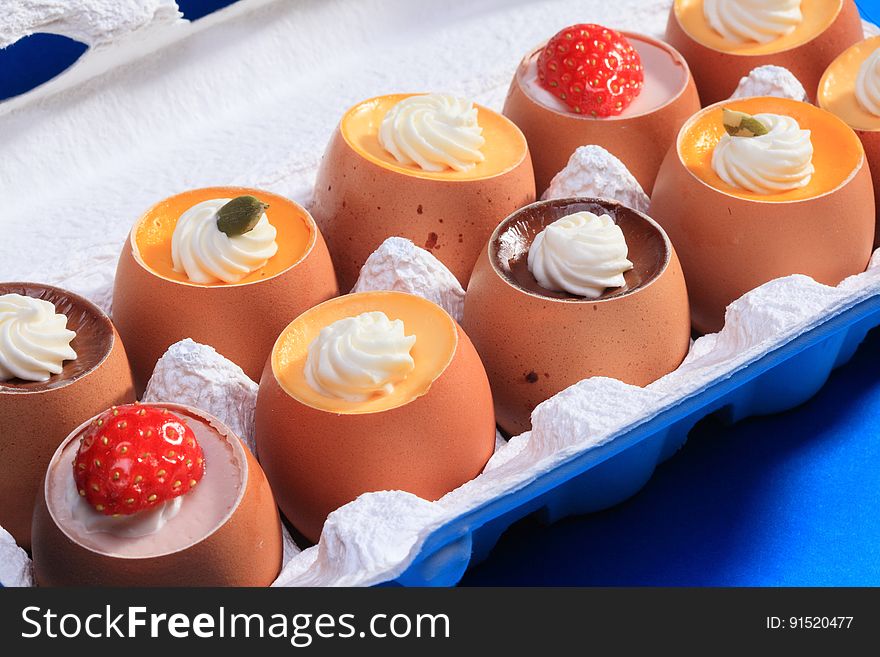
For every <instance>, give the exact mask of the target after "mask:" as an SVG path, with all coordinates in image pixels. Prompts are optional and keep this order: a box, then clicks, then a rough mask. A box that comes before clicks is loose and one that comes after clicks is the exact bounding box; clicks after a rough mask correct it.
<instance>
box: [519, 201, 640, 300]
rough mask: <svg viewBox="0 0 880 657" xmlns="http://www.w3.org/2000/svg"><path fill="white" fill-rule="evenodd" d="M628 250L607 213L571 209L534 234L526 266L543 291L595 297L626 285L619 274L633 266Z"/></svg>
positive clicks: (621, 233)
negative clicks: (568, 213) (600, 213)
mask: <svg viewBox="0 0 880 657" xmlns="http://www.w3.org/2000/svg"><path fill="white" fill-rule="evenodd" d="M628 251H629V250H628V247H627V245H626V239H625V238H624V236H623V231H622V230H621V229H620V226H618V225H617V224H615V223H614V220H613V219H612V218H611V217H609V216H608V215H607V214H603V215H602V216H598V215H595V214H593V213H592V212H575V213H574V214H570V215H568V216H565V217H562V218H561V219H557V220H556V221H554V222H553V223H552V224H550V225H549V226H547V227H546V228H545V229H544V230H542V231H541V232H540V233H538V234H537V235H535V239H534V240H533V241H532V246H531V248H530V249H529V256H528V266H529V271H530V272H532V275H533V276H534V277H535V280H537V281H538V285H540V286H541V287H543V288H545V289H547V290H553V291H556V292H568V293H569V294H573V295H576V296H579V297H586V298H587V299H596V298H598V297H600V296H601V295H602V293H603V292H604V291H605V290H606V289H608V288H615V287H622V286H623V285H625V284H626V281H625V280H624V278H623V273H624V272H625V271H629V270H630V269H632V266H633V264H632V263H631V262H630V261H629V260H627V258H626V257H627V254H628Z"/></svg>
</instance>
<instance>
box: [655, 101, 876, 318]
mask: <svg viewBox="0 0 880 657" xmlns="http://www.w3.org/2000/svg"><path fill="white" fill-rule="evenodd" d="M756 103H758V104H760V105H761V107H762V108H763V109H761V111H765V112H771V113H779V114H791V113H792V112H798V111H799V112H800V113H801V114H805V115H806V116H808V117H813V120H820V121H823V122H824V121H827V122H829V123H828V125H832V124H836V127H835V131H836V134H834V135H833V137H831V136H829V137H827V138H825V139H824V141H825V145H824V146H822V147H821V151H822V152H820V148H819V147H818V146H817V144H819V142H817V141H816V140H817V139H818V138H819V137H820V135H819V134H818V133H817V130H816V127H817V126H815V125H810V124H807V123H806V122H805V120H804V119H803V117H802V119H801V121H800V125H801V127H802V128H808V129H809V128H811V127H812V128H813V137H812V138H813V140H814V146H817V148H816V151H815V154H814V158H813V163H814V165H815V166H816V167H817V170H818V171H817V173H816V174H814V176H813V179H814V180H815V179H816V178H817V177H818V176H819V175H820V173H819V171H821V169H822V168H823V167H825V166H830V161H829V160H830V159H834V160H836V161H842V158H843V149H844V148H851V149H852V153H853V161H854V162H855V166H854V168H853V169H852V171H851V172H850V173H849V174H848V175H842V176H841V178H842V180H841V181H840V182H839V183H838V184H836V185H835V186H834V187H833V188H831V189H828V190H821V191H820V192H819V193H817V194H815V195H813V196H807V197H805V198H799V199H797V200H762V199H761V198H758V196H759V195H751V197H750V196H749V195H747V194H746V193H745V192H743V193H742V194H737V193H734V192H732V191H722V190H721V189H719V188H717V187H715V186H713V185H711V184H709V183H708V182H706V181H705V180H703V179H701V178H700V177H698V176H697V175H696V174H695V173H694V172H693V171H692V170H691V169H689V168H688V167H687V166H686V164H685V162H684V160H683V156H682V148H683V144H684V140H685V137H686V135H687V134H688V131H689V129H690V127H691V126H692V125H693V124H695V123H696V122H698V121H700V120H701V118H702V117H703V116H704V115H705V114H707V113H709V112H713V111H714V112H717V113H718V114H719V125H720V111H719V108H720V107H721V106H722V105H723V106H724V107H730V108H731V109H734V110H741V111H746V112H749V113H756V112H755V109H756V107H757V106H756ZM798 106H800V108H801V109H800V110H799V109H798ZM820 113H821V116H820ZM719 130H720V128H719ZM829 132H830V131H829ZM847 134H848V135H850V137H851V138H850V139H848V140H844V141H841V140H840V139H838V136H841V135H842V136H844V137H846V135H847ZM844 142H845V143H844ZM826 158H827V159H826ZM823 160H825V161H823ZM649 212H650V214H651V216H653V217H654V218H655V219H656V220H657V222H658V223H659V224H660V225H661V226H663V228H664V229H666V232H667V233H668V234H669V237H670V239H671V240H672V243H673V244H674V245H675V248H676V249H677V250H678V253H679V254H680V257H681V264H682V268H683V270H684V274H685V278H686V279H687V281H688V291H689V293H690V301H691V317H692V320H693V327H694V329H695V330H696V331H697V332H699V333H711V332H714V331H718V330H720V329H721V327H722V326H723V325H724V313H725V309H726V308H727V306H728V304H730V303H731V302H732V301H734V300H736V299H738V298H739V297H741V296H742V295H743V294H745V293H746V292H748V291H749V290H752V289H754V288H756V287H758V286H759V285H761V284H763V283H766V282H767V281H770V280H772V279H775V278H779V277H782V276H788V275H790V274H805V275H807V276H810V277H812V278H813V279H815V280H816V281H818V282H820V283H824V284H826V285H837V284H838V283H839V282H840V281H841V280H843V279H844V278H846V277H847V276H850V275H853V274H858V273H860V272H862V271H864V270H865V267H866V266H867V264H868V260H869V258H870V256H871V245H872V244H873V241H874V223H875V219H874V192H873V188H872V184H871V173H870V171H869V169H868V165H867V163H866V160H865V157H864V152H863V151H862V148H861V145H860V143H859V141H858V139H857V138H856V136H855V134H853V133H852V131H851V130H850V129H849V128H848V127H846V125H845V124H844V123H843V122H842V121H840V119H838V118H836V117H835V116H834V115H832V114H830V113H828V112H825V111H824V110H821V109H819V108H816V107H814V106H812V105H808V104H806V103H799V102H797V101H792V100H788V99H782V98H769V97H762V98H751V99H744V100H739V101H736V102H725V103H718V104H716V105H712V106H710V107H708V108H706V109H704V110H703V111H702V112H700V113H699V114H697V115H695V116H694V117H693V118H692V119H691V120H690V121H688V123H686V124H685V125H684V126H683V127H682V129H681V132H680V133H679V138H678V141H677V143H676V146H675V147H673V148H672V149H670V151H669V153H668V154H667V156H666V159H665V160H664V162H663V166H662V168H661V169H660V175H658V176H657V184H656V187H655V189H654V195H653V196H652V198H651V206H650V209H649Z"/></svg>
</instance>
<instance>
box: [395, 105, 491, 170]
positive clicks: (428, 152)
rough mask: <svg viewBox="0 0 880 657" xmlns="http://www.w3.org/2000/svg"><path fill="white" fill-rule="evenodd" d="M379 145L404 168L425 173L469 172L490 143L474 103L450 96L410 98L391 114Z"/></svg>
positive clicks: (397, 106) (396, 107)
mask: <svg viewBox="0 0 880 657" xmlns="http://www.w3.org/2000/svg"><path fill="white" fill-rule="evenodd" d="M379 143H380V144H381V145H382V148H384V149H385V150H386V151H388V152H389V153H391V155H393V156H394V159H396V160H397V161H398V162H400V163H401V164H416V165H418V166H419V167H421V168H422V169H423V170H425V171H443V170H445V169H447V168H449V169H455V170H456V171H468V170H470V169H472V168H474V166H476V164H477V162H482V161H483V159H484V156H483V153H482V152H481V151H480V149H481V148H482V147H483V144H484V143H486V140H485V139H484V138H483V129H482V128H481V127H480V125H479V123H477V108H476V107H474V104H473V102H471V101H469V100H466V99H464V98H457V97H456V96H450V95H448V94H428V95H423V96H410V97H409V98H405V99H403V100H401V101H400V102H399V103H397V104H396V105H395V106H394V107H392V108H391V109H390V110H388V113H387V114H385V118H384V119H382V125H381V126H380V128H379Z"/></svg>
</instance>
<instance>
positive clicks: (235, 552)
mask: <svg viewBox="0 0 880 657" xmlns="http://www.w3.org/2000/svg"><path fill="white" fill-rule="evenodd" d="M150 406H157V407H160V408H167V409H169V410H170V411H175V410H176V411H182V412H183V413H185V414H190V415H193V416H195V417H197V418H199V419H201V420H203V421H204V422H206V423H207V424H208V425H210V426H211V428H213V429H214V430H216V431H217V433H218V434H219V435H220V437H221V438H223V439H225V440H227V441H228V442H229V444H230V445H231V446H232V449H233V451H234V452H235V455H236V457H237V460H238V464H239V466H240V467H241V468H242V469H243V470H244V482H243V485H242V487H241V490H240V491H239V495H238V498H237V499H236V501H235V503H234V504H233V507H232V509H231V510H230V511H229V513H228V514H227V515H226V516H225V517H224V518H223V519H222V520H221V521H220V522H219V523H218V525H217V527H216V528H215V529H214V530H212V531H211V533H209V534H208V535H207V536H205V537H204V538H202V539H200V540H198V541H195V542H194V543H192V544H190V545H188V546H186V547H183V548H180V549H178V550H175V551H173V552H168V553H165V554H161V555H157V556H151V557H126V556H120V555H111V554H104V553H100V552H97V551H95V550H92V549H90V548H88V547H85V546H83V545H82V544H80V543H78V542H77V541H76V540H75V539H74V538H72V537H71V536H70V535H69V534H67V533H66V532H65V531H64V529H63V528H62V527H60V526H59V525H58V523H57V522H56V521H55V518H54V516H53V515H52V513H51V511H50V510H49V508H48V505H47V503H46V499H47V487H48V477H44V480H43V485H42V486H41V487H40V492H39V496H38V498H37V505H36V508H35V510H34V549H33V557H34V573H35V577H36V581H37V584H38V585H39V586H269V585H270V584H271V583H272V582H273V581H274V580H275V578H276V577H277V576H278V573H279V572H280V570H281V553H282V543H281V520H280V517H279V515H278V509H277V507H276V506H275V501H274V498H273V496H272V490H271V489H270V488H269V482H268V481H267V480H266V477H265V475H264V474H263V470H262V469H261V468H260V465H259V463H257V460H256V459H255V458H254V457H253V455H252V454H251V453H250V451H249V450H248V449H247V448H245V447H244V445H243V444H242V442H241V440H240V439H239V438H238V437H237V436H236V435H235V434H234V433H233V432H232V431H231V430H230V429H229V428H228V427H227V426H226V425H225V424H223V423H222V422H220V420H218V419H217V418H215V417H213V416H212V415H209V414H208V413H205V412H204V411H201V410H199V409H197V408H194V407H192V406H186V405H183V404H172V403H156V404H150ZM98 415H100V413H99V414H98ZM95 417H97V415H96V416H95ZM95 417H92V418H89V419H88V420H86V421H85V422H83V423H82V424H81V425H80V426H79V427H77V428H76V429H74V430H73V431H72V432H71V433H70V435H68V437H67V438H66V439H65V440H64V441H63V442H62V443H61V445H59V447H58V449H57V450H56V451H55V454H54V456H53V457H52V460H51V463H55V462H56V461H57V460H58V459H59V458H60V455H61V453H62V451H63V449H64V448H65V447H66V446H67V445H68V444H69V443H70V441H72V440H76V439H77V438H78V437H79V434H80V433H81V432H82V431H83V430H84V429H85V428H86V427H87V426H88V425H89V423H90V422H92V420H94V419H95ZM50 465H51V464H50Z"/></svg>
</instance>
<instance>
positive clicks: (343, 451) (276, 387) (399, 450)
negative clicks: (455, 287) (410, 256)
mask: <svg viewBox="0 0 880 657" xmlns="http://www.w3.org/2000/svg"><path fill="white" fill-rule="evenodd" d="M360 295H375V296H376V297H377V298H381V297H382V296H384V295H405V296H411V297H413V298H415V299H418V300H419V301H418V302H419V303H424V304H431V305H432V306H436V304H434V303H432V302H430V301H428V300H426V299H423V298H421V297H416V296H415V295H407V294H405V293H403V292H363V293H357V294H356V295H347V296H360ZM344 298H345V297H340V298H339V299H334V300H331V301H330V302H328V303H340V302H341V300H342V299H344ZM436 307H437V308H438V309H439V310H440V312H442V313H443V314H444V315H446V316H447V317H448V318H449V321H450V322H451V323H452V325H453V326H454V329H455V333H456V344H455V351H454V353H453V354H452V356H451V359H450V360H449V362H448V364H447V365H446V366H445V368H444V369H443V370H442V371H441V372H439V373H438V374H437V375H436V377H435V378H434V380H433V382H432V383H431V385H430V387H429V388H428V389H427V390H426V391H425V392H424V393H423V394H421V395H420V396H418V397H415V398H414V399H411V400H409V401H407V402H405V403H403V404H401V405H399V406H395V407H393V408H389V409H387V410H383V411H378V412H372V413H336V412H334V411H330V410H323V409H319V408H315V407H313V406H310V405H307V404H305V403H303V402H301V401H299V400H298V399H297V398H295V397H293V396H292V395H291V394H289V393H288V392H287V391H286V390H285V389H284V388H283V387H282V385H281V384H280V383H279V381H278V379H277V377H276V376H275V372H274V370H273V364H272V360H273V359H272V358H271V357H270V358H269V360H268V362H267V363H266V367H265V369H264V371H263V376H262V379H261V380H260V390H259V393H258V395H257V409H256V431H255V433H256V441H257V451H258V453H259V454H260V462H261V463H262V464H263V468H264V469H265V471H266V476H267V477H268V478H269V481H270V482H272V487H273V490H274V491H275V495H276V498H277V500H278V505H279V507H280V508H281V511H282V513H283V514H284V515H285V517H286V518H287V519H288V520H289V521H290V522H291V523H293V525H294V526H295V527H296V528H297V529H298V530H299V531H300V532H301V533H302V534H303V535H304V536H306V537H307V538H308V539H309V540H311V541H315V542H317V540H318V538H319V537H320V535H321V529H322V527H323V525H324V521H325V520H326V518H327V515H328V514H329V513H330V512H331V511H334V510H335V509H337V508H339V507H340V506H342V505H344V504H346V503H348V502H350V501H352V500H354V499H355V498H356V497H358V496H359V495H361V494H362V493H366V492H371V491H379V490H398V489H399V490H404V491H407V492H410V493H413V494H414V495H418V496H419V497H422V498H424V499H427V500H437V499H439V498H440V497H442V496H443V495H445V494H446V493H448V492H449V491H451V490H453V489H455V488H458V487H459V486H460V485H462V484H464V483H465V482H467V481H470V480H471V479H473V478H474V477H476V476H477V475H478V474H480V472H482V470H483V467H484V466H485V465H486V463H487V462H488V460H489V458H490V457H491V456H492V453H493V451H494V448H495V417H494V414H493V410H492V393H491V390H490V388H489V380H488V378H487V377H486V372H485V369H484V368H483V364H482V362H481V360H480V357H479V355H478V354H477V351H476V349H475V348H474V346H473V344H472V343H471V341H470V339H469V338H468V336H467V335H466V334H465V332H464V331H463V330H462V329H461V327H460V326H459V325H458V324H457V323H456V322H455V320H453V319H452V318H451V317H449V316H448V314H447V313H446V311H444V310H443V309H442V308H440V307H439V306H436ZM376 310H382V307H381V305H380V304H378V303H377V305H376ZM273 351H274V350H273Z"/></svg>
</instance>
